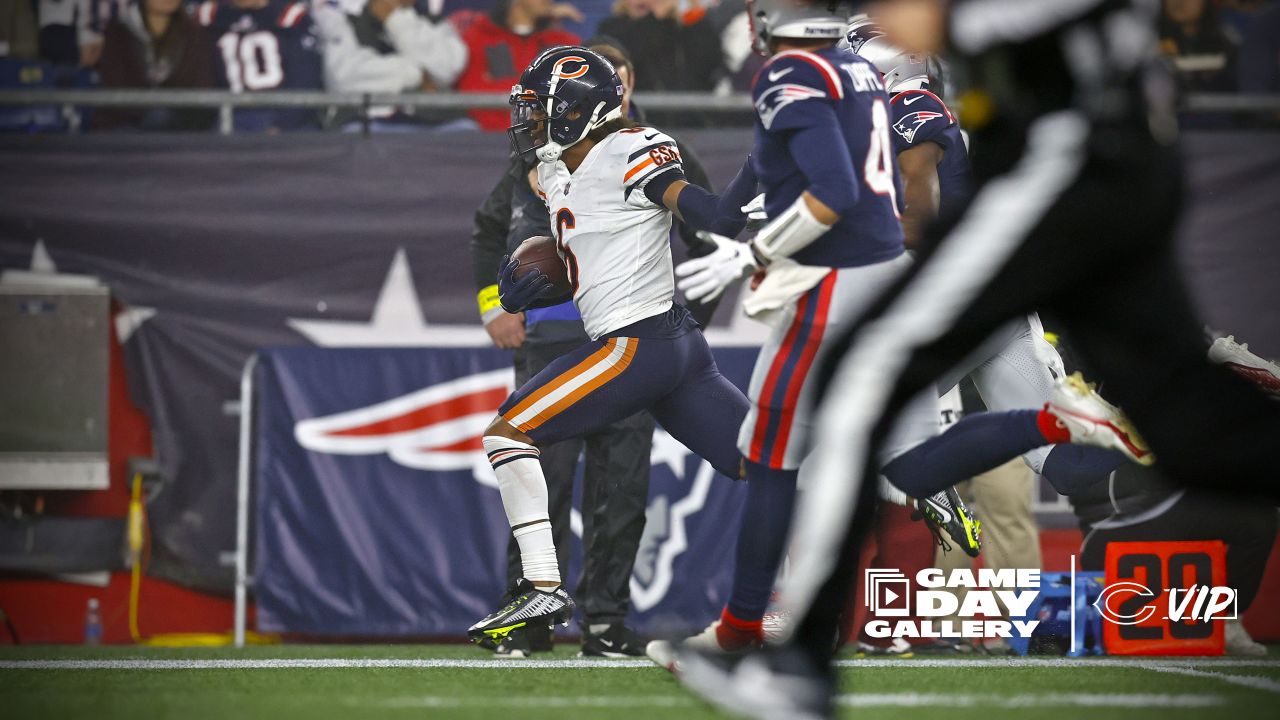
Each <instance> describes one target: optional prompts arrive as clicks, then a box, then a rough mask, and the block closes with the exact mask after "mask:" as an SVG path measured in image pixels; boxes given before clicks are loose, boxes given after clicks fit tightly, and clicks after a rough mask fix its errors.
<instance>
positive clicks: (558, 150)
mask: <svg viewBox="0 0 1280 720" xmlns="http://www.w3.org/2000/svg"><path fill="white" fill-rule="evenodd" d="M602 107H604V103H597V104H596V109H595V110H593V111H592V112H591V122H589V123H587V125H586V127H585V128H583V130H582V136H581V137H579V138H578V139H577V140H574V141H573V142H571V143H569V144H568V145H561V144H560V143H558V142H556V141H555V140H552V139H551V138H550V137H548V138H547V143H546V144H545V145H543V146H542V147H540V148H538V149H537V150H536V151H535V152H536V153H537V155H538V159H539V160H541V161H542V162H544V163H553V162H555V161H557V160H559V159H560V156H561V155H563V154H564V151H565V149H566V148H568V147H571V146H573V145H577V144H578V143H580V142H582V139H583V138H585V137H586V136H587V134H588V133H590V132H591V131H592V130H595V129H596V128H598V127H600V126H601V125H603V124H605V123H607V122H609V121H610V120H614V119H617V118H620V117H622V108H620V107H618V108H614V109H613V110H610V111H609V112H607V113H605V116H604V117H600V108H602ZM547 132H548V134H550V129H548V131H547Z"/></svg>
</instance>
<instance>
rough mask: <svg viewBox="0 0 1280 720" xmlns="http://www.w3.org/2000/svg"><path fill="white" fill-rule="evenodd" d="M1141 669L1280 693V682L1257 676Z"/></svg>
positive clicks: (1157, 667)
mask: <svg viewBox="0 0 1280 720" xmlns="http://www.w3.org/2000/svg"><path fill="white" fill-rule="evenodd" d="M1139 667H1141V668H1142V669H1144V670H1151V671H1154V672H1161V673H1172V674H1174V675H1186V676H1189V677H1198V678H1210V679H1212V680H1221V681H1222V682H1226V683H1231V684H1232V685H1240V686H1242V687H1247V688H1253V689H1254V690H1265V691H1267V692H1273V693H1280V681H1276V680H1272V679H1271V678H1264V677H1257V676H1255V675H1228V674H1226V673H1220V672H1208V671H1206V670H1196V669H1195V668H1189V667H1176V666H1167V665H1165V666H1161V665H1150V666H1148V665H1140V666H1139Z"/></svg>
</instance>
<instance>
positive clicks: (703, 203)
mask: <svg viewBox="0 0 1280 720" xmlns="http://www.w3.org/2000/svg"><path fill="white" fill-rule="evenodd" d="M758 184H759V183H758V181H757V180H756V174H755V171H754V170H752V168H751V158H750V157H748V158H747V160H746V162H744V163H743V165H742V167H741V168H740V169H739V170H738V174H737V175H735V176H734V178H733V180H732V181H730V182H729V185H728V186H727V187H726V188H725V190H724V192H723V193H721V194H719V195H716V194H715V193H712V192H709V191H707V190H706V189H704V188H702V187H699V186H698V185H694V184H693V183H690V182H688V180H687V179H686V178H685V176H684V174H683V172H674V171H673V172H667V173H665V174H664V175H662V176H659V177H657V178H655V179H654V180H652V181H651V182H650V183H649V184H648V185H647V186H645V194H646V195H647V196H648V197H649V199H650V200H652V201H653V203H654V204H655V205H662V206H663V207H665V208H667V209H668V210H670V211H671V212H672V213H673V214H674V215H675V216H676V217H677V218H679V219H680V220H681V221H682V222H684V223H685V224H686V225H688V226H689V227H691V228H693V229H694V230H697V231H706V232H712V233H715V234H717V235H724V236H726V237H733V236H735V235H737V234H738V233H740V232H742V229H743V228H744V227H746V225H747V217H746V215H744V214H743V213H742V206H743V205H746V204H747V203H748V202H751V198H753V197H755V194H756V188H757V186H758Z"/></svg>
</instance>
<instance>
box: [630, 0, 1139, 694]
mask: <svg viewBox="0 0 1280 720" xmlns="http://www.w3.org/2000/svg"><path fill="white" fill-rule="evenodd" d="M849 10H850V7H849V6H848V5H845V4H842V3H826V2H815V3H813V4H807V3H804V2H795V1H794V0H755V1H754V2H752V3H751V6H750V10H749V12H750V13H751V17H752V22H753V28H754V31H755V32H754V35H755V43H756V48H757V50H758V51H760V52H762V53H763V54H766V55H769V56H770V60H769V62H768V63H767V64H766V65H765V66H764V67H763V68H762V69H761V70H760V72H759V73H758V74H757V76H756V81H755V84H754V87H753V91H752V97H753V99H754V103H755V110H756V114H757V118H756V141H755V149H754V151H753V153H752V165H753V167H754V169H755V174H756V176H757V177H758V178H759V180H760V183H761V185H762V186H763V189H764V195H765V209H766V212H767V215H768V217H769V222H768V224H767V225H766V226H765V227H764V228H762V229H761V230H760V232H759V233H758V234H757V235H756V236H755V237H754V238H753V239H752V240H751V241H750V242H749V243H739V242H734V241H732V240H730V239H728V238H724V237H717V236H710V237H711V239H712V240H713V241H714V242H715V243H716V245H717V249H716V250H715V251H714V252H713V253H711V254H710V255H707V256H705V257H703V258H697V259H693V260H689V261H686V262H685V263H682V264H681V265H680V266H679V267H677V268H676V275H677V276H679V277H681V278H682V280H681V281H680V283H679V286H680V289H682V290H683V291H684V292H685V295H686V297H688V298H690V299H698V298H701V297H708V296H715V295H716V294H718V293H720V292H722V291H723V289H724V288H725V287H726V286H727V285H729V284H730V283H732V282H735V281H737V280H739V279H742V278H744V277H746V276H748V275H751V274H753V273H756V272H759V271H761V270H767V272H766V273H765V275H764V278H763V280H762V281H761V282H760V283H759V285H758V286H757V287H754V288H753V290H752V292H751V293H750V294H749V295H748V297H747V298H746V299H745V301H744V304H743V307H744V310H745V311H746V312H747V314H748V315H751V316H753V317H755V318H757V319H760V320H761V321H763V322H766V323H768V324H770V325H771V326H772V327H773V332H772V334H771V336H770V338H769V340H768V341H767V342H766V343H765V345H764V347H763V348H762V349H761V353H760V357H759V359H758V360H757V363H756V368H755V372H754V373H753V376H752V379H751V386H750V389H749V393H748V396H749V398H750V400H751V409H750V412H749V414H748V416H747V418H746V420H745V421H744V422H743V424H742V427H741V430H740V432H739V436H738V448H739V450H740V451H741V452H742V453H743V455H744V456H745V460H746V477H747V480H748V490H747V492H748V498H749V503H748V511H747V513H746V514H745V515H744V527H752V528H754V530H755V532H752V533H742V534H740V535H739V544H738V547H737V553H736V559H737V564H738V567H737V569H736V570H735V575H734V584H733V590H732V594H731V595H730V599H729V603H728V605H727V606H726V608H725V609H724V611H723V612H722V614H721V618H720V620H719V621H718V622H717V623H716V624H714V625H713V626H712V627H711V628H708V630H707V631H706V632H704V633H703V634H702V635H699V636H697V637H695V638H693V639H691V640H690V641H688V642H687V643H686V644H685V648H684V650H685V652H683V653H682V654H681V655H680V657H682V658H689V659H690V661H692V662H693V663H695V664H699V665H700V666H702V667H704V668H706V667H709V666H707V665H706V658H705V657H704V656H703V655H700V654H699V653H698V652H697V651H707V652H711V653H714V652H717V651H732V650H744V649H747V648H750V647H752V646H754V645H756V644H758V643H759V640H760V636H761V629H762V628H761V624H762V623H761V621H762V618H763V614H764V610H765V607H766V605H767V604H768V601H769V595H770V591H771V589H772V586H773V580H774V573H776V568H777V567H778V565H779V564H780V562H781V559H782V554H783V552H784V550H785V548H786V542H787V533H788V530H789V527H790V523H789V522H780V521H779V519H778V516H776V515H770V516H769V517H764V516H759V517H757V516H754V515H752V513H751V511H750V508H752V507H756V508H770V509H771V510H772V509H776V508H778V507H787V508H790V507H791V506H792V504H793V503H794V501H795V496H796V492H795V489H796V481H797V477H798V472H799V468H800V465H801V461H802V460H803V459H804V457H805V455H806V454H807V452H808V450H809V447H808V443H807V438H808V436H810V435H812V434H813V431H814V427H815V426H814V423H813V417H812V412H811V409H812V406H813V404H814V400H815V398H814V387H815V386H816V384H817V377H816V373H811V372H810V370H811V369H812V368H814V367H815V362H820V361H821V357H822V354H823V353H824V351H825V348H826V347H827V346H828V345H829V343H830V341H831V339H833V338H835V337H838V336H839V335H841V334H842V333H843V332H844V331H845V330H846V329H847V328H849V327H851V326H852V325H853V323H854V322H855V321H856V320H857V319H858V318H859V317H860V315H861V314H862V313H863V312H864V311H865V310H866V308H867V306H868V303H869V302H870V301H871V300H872V299H874V298H875V296H876V295H877V294H878V293H880V292H881V291H883V290H886V289H888V288H889V287H891V286H892V285H893V284H894V283H895V282H896V281H897V279H898V278H899V277H900V276H902V274H903V273H904V272H905V271H906V270H907V269H908V268H909V266H910V265H911V262H912V261H911V258H910V257H909V256H908V255H907V253H906V250H905V247H904V242H903V232H902V226H901V223H900V220H899V212H900V198H901V193H902V186H901V180H900V177H899V175H898V169H897V165H896V163H895V162H894V152H893V144H892V140H891V124H892V123H891V121H890V116H889V107H890V100H889V97H888V95H887V94H886V92H885V89H884V85H883V81H882V79H881V77H880V73H879V72H878V71H877V69H876V67H875V66H874V65H872V64H871V63H870V62H869V61H867V60H866V59H864V58H861V57H859V56H857V55H855V54H853V53H851V52H849V51H848V50H846V49H842V48H838V47H836V43H837V41H839V40H840V39H841V38H842V37H843V36H844V32H845V26H846V22H847V18H848V16H849V14H850V13H849ZM1090 401H1092V400H1091V399H1090ZM1067 404H1068V403H1066V401H1064V403H1063V404H1061V405H1059V404H1051V406H1050V407H1048V408H1046V409H1045V410H1042V411H1034V410H1023V411H1017V412H1013V413H985V414H979V415H974V416H971V417H970V418H966V419H965V420H963V421H961V422H960V423H957V424H956V426H954V427H953V428H952V429H951V430H949V431H948V433H946V434H945V435H943V436H939V437H934V436H935V435H937V430H938V422H937V418H938V414H939V410H938V397H937V394H936V393H935V392H933V391H932V388H931V389H930V390H929V391H927V392H920V393H918V394H917V395H916V396H914V397H912V398H910V399H909V400H908V402H907V406H908V407H907V410H906V411H904V413H903V415H902V416H901V418H902V419H901V421H900V422H899V423H898V424H897V426H896V427H895V429H894V432H893V433H892V435H891V437H890V438H889V439H888V441H887V442H886V443H885V444H884V445H883V447H882V448H881V452H880V453H879V454H878V455H877V462H878V467H879V469H880V471H881V473H882V474H883V475H884V476H885V477H886V478H887V479H888V480H889V481H890V482H891V483H892V484H893V485H895V486H897V487H899V488H901V489H903V490H906V491H908V492H909V493H910V494H911V495H912V496H914V497H920V498H926V499H930V500H932V498H931V497H930V496H933V495H935V494H939V495H940V494H942V493H943V491H944V490H945V489H946V488H949V487H950V486H951V485H952V484H954V482H956V481H958V480H960V479H964V478H966V477H969V476H971V475H975V474H978V473H980V472H982V471H985V470H989V469H991V468H994V467H996V466H998V465H1000V464H1002V463H1003V462H1005V461H1006V460H1008V459H1009V458H1012V457H1015V456H1017V455H1019V454H1022V453H1023V452H1026V451H1028V450H1030V449H1032V448H1036V447H1040V446H1043V445H1048V444H1051V443H1056V442H1068V441H1070V442H1084V443H1096V444H1103V445H1121V444H1123V443H1124V442H1127V441H1128V438H1127V437H1125V436H1124V433H1123V431H1122V430H1121V429H1120V428H1119V423H1118V422H1116V423H1111V424H1109V425H1107V429H1106V430H1102V431H1099V430H1098V429H1097V428H1096V427H1095V426H1094V425H1088V427H1087V428H1086V427H1084V426H1081V425H1079V424H1078V422H1077V421H1075V420H1072V419H1071V418H1072V417H1075V415H1073V412H1072V411H1073V410H1076V409H1077V408H1075V407H1067ZM1105 414H1106V413H1105V412H1102V411H1100V412H1098V414H1097V415H1095V416H1094V417H1095V418H1098V417H1100V416H1103V415H1105ZM1106 419H1108V420H1118V418H1113V417H1110V416H1107V418H1106ZM1073 423H1076V424H1074V425H1073ZM829 470H830V469H825V470H824V469H823V468H820V467H819V468H815V472H819V471H829ZM837 472H838V471H837ZM857 489H858V488H857V485H856V484H853V483H851V484H850V486H849V488H848V491H849V492H850V493H854V492H856V491H857ZM760 494H764V495H767V496H768V498H769V500H768V501H767V502H751V500H754V499H755V498H756V497H757V495H760ZM938 502H941V503H946V502H947V498H945V497H943V498H941V499H939V500H938ZM955 509H956V508H955V507H954V506H949V507H943V512H945V513H946V516H944V517H949V516H951V515H953V514H954V510H955ZM789 515H790V514H789V513H788V514H787V516H786V517H787V519H788V520H789ZM976 531H977V528H976V527H967V528H965V532H967V534H968V535H969V536H970V537H968V538H967V543H966V545H967V547H966V549H968V548H974V549H976V547H977V538H976V537H975V535H976ZM760 558H767V559H768V560H769V563H765V565H767V566H768V567H769V568H770V572H768V573H767V574H766V573H759V572H755V573H744V572H743V571H742V568H743V567H755V568H759V567H760V566H761V565H762V563H761V562H760ZM824 560H826V561H832V562H834V558H825V559H824ZM650 655H651V657H654V659H655V660H658V661H659V662H662V660H661V658H659V657H658V656H657V653H650ZM678 662H680V663H683V662H684V661H683V660H680V661H678ZM684 670H685V672H684V674H683V677H685V678H686V679H688V680H689V681H690V683H691V684H692V685H694V686H695V689H697V688H698V686H699V680H698V678H700V677H702V678H709V680H708V682H707V683H706V685H704V686H702V687H703V688H712V690H711V692H710V694H709V699H712V700H713V701H718V700H720V699H723V698H722V697H720V696H718V693H716V692H715V690H714V688H715V686H716V685H717V684H718V683H719V679H717V677H716V675H715V673H711V674H709V675H703V674H700V673H698V672H694V673H689V672H688V670H689V668H687V667H686V668H684Z"/></svg>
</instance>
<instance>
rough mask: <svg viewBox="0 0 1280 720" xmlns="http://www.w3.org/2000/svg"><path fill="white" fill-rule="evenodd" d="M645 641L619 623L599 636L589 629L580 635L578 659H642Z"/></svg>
mask: <svg viewBox="0 0 1280 720" xmlns="http://www.w3.org/2000/svg"><path fill="white" fill-rule="evenodd" d="M644 646H645V639H644V638H642V637H640V636H639V635H637V634H636V632H635V631H634V630H632V629H631V628H629V627H627V626H626V625H623V624H622V623H620V622H616V623H613V624H612V625H610V626H609V628H608V629H607V630H605V631H604V632H602V633H600V634H599V635H597V634H595V633H593V632H591V630H590V628H589V627H588V629H586V630H584V631H583V633H582V652H580V653H578V655H579V656H580V657H609V658H629V657H644Z"/></svg>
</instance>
